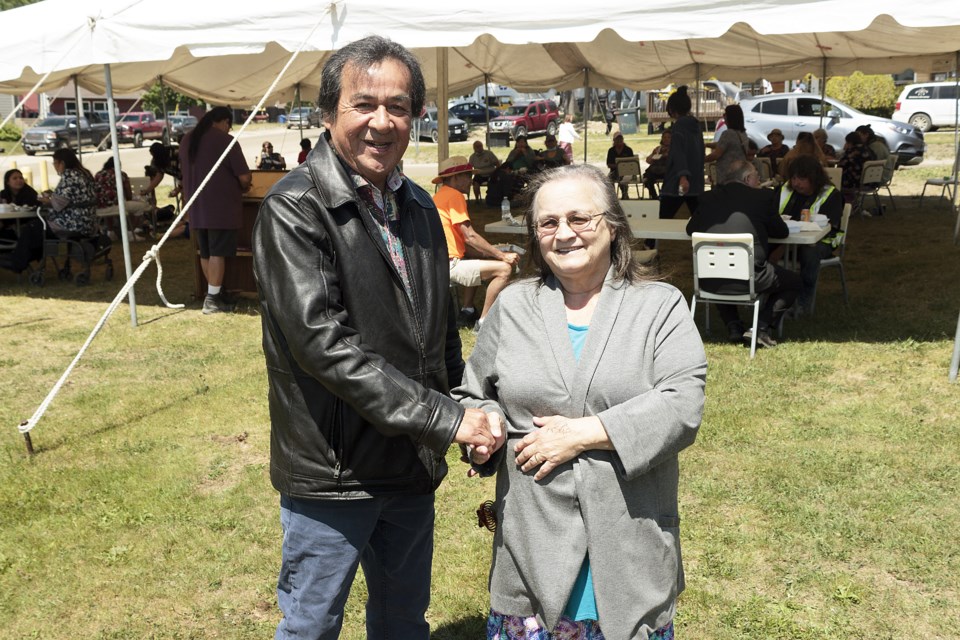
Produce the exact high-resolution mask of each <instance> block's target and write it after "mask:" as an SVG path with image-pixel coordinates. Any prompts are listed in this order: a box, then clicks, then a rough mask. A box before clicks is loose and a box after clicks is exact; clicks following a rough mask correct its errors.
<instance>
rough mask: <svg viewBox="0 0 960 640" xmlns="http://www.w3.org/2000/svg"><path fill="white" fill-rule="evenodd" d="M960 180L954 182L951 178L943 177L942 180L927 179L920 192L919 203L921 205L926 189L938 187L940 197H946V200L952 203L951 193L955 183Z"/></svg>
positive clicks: (955, 185) (955, 186)
mask: <svg viewBox="0 0 960 640" xmlns="http://www.w3.org/2000/svg"><path fill="white" fill-rule="evenodd" d="M958 182H960V180H954V179H953V177H951V176H944V177H942V178H928V179H927V181H926V182H924V183H923V191H921V192H920V203H921V204H923V196H924V195H925V194H926V193H927V187H940V197H941V198H942V197H944V195H946V196H947V199H948V200H949V201H950V202H953V193H954V190H955V189H956V188H957V183H958Z"/></svg>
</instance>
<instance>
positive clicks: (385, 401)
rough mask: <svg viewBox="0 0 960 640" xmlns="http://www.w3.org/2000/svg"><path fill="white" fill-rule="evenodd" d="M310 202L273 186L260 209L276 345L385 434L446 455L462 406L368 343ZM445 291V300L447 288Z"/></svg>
mask: <svg viewBox="0 0 960 640" xmlns="http://www.w3.org/2000/svg"><path fill="white" fill-rule="evenodd" d="M309 207H310V205H306V204H304V203H302V202H300V201H297V200H295V199H294V198H292V197H290V196H289V195H285V194H284V193H282V192H281V193H271V194H270V195H269V196H268V197H267V198H266V199H265V200H264V201H263V204H262V205H261V210H260V214H259V215H258V216H257V222H256V225H255V227H254V233H253V256H254V274H255V276H256V279H257V287H258V290H259V292H260V297H261V301H262V302H261V304H262V305H263V307H264V312H265V313H266V322H265V330H267V331H269V332H270V334H271V336H270V337H271V338H272V340H273V342H274V343H275V345H276V346H275V348H277V349H280V350H282V351H284V352H285V356H286V359H287V361H288V362H290V364H291V367H292V368H294V369H295V370H294V371H292V372H291V373H292V374H293V375H294V376H309V377H312V378H314V379H315V380H317V381H318V382H319V383H320V384H322V385H323V386H324V387H325V388H326V389H327V390H329V391H330V392H331V393H332V394H334V395H336V396H337V397H339V398H341V399H343V400H344V401H345V402H347V403H348V404H349V405H350V406H351V407H352V408H353V409H354V410H355V411H356V412H357V413H358V414H359V415H360V416H361V417H362V418H363V419H364V420H366V421H367V422H369V423H370V424H372V425H373V426H374V427H375V428H376V429H377V430H378V431H379V432H381V433H382V434H384V435H385V436H398V435H406V436H408V437H409V438H411V439H412V440H413V441H414V442H416V443H417V444H422V445H424V446H427V447H429V448H430V449H432V450H433V451H435V452H437V453H438V454H443V453H444V452H445V451H446V450H447V448H448V447H449V446H450V444H451V442H452V441H453V438H454V436H455V435H456V432H457V429H458V427H459V425H460V421H461V420H462V418H463V408H462V407H461V406H460V405H459V404H458V403H456V402H454V401H453V400H451V399H450V398H448V397H446V396H444V395H443V394H442V393H440V392H438V391H434V390H432V389H427V388H426V387H424V386H422V385H421V384H419V383H417V382H415V381H414V380H411V379H410V378H408V377H407V376H406V375H404V374H403V373H402V372H401V371H399V370H398V369H397V368H396V367H394V366H392V365H391V364H390V363H389V362H387V361H386V359H385V358H383V357H382V356H381V355H379V354H378V353H375V352H374V351H372V350H371V349H370V348H369V347H368V346H367V345H365V344H364V341H363V336H361V335H360V334H359V333H358V332H357V331H356V329H354V328H353V326H351V323H350V318H349V317H348V314H347V311H346V308H345V307H344V304H343V298H342V292H341V289H340V281H339V278H338V275H337V271H336V269H335V266H334V255H333V248H332V247H333V244H332V242H331V239H330V238H329V236H328V234H327V231H326V229H325V228H324V225H323V224H322V223H321V221H320V216H319V214H318V212H316V211H312V210H309ZM441 295H442V296H443V298H441V304H443V302H442V300H443V299H445V298H446V296H447V293H446V292H442V294H441ZM383 321H384V322H390V319H389V318H388V317H384V318H383ZM265 342H266V337H265ZM448 344H449V339H448ZM265 347H266V345H265ZM449 367H450V365H449V364H448V368H449ZM297 368H299V371H298V370H296V369H297ZM453 368H454V371H455V370H456V367H455V366H454V367H453Z"/></svg>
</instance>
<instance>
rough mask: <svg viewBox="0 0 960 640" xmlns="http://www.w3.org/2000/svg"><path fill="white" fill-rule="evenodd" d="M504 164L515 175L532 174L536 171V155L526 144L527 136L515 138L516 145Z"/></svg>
mask: <svg viewBox="0 0 960 640" xmlns="http://www.w3.org/2000/svg"><path fill="white" fill-rule="evenodd" d="M504 164H506V165H507V166H509V167H510V168H511V169H512V170H513V171H514V172H515V173H518V174H524V173H528V172H530V173H532V172H534V171H536V170H537V153H536V152H535V151H534V150H533V149H531V148H530V145H529V144H527V136H517V140H516V143H515V144H514V146H513V149H511V150H510V153H509V154H508V155H507V159H506V160H504Z"/></svg>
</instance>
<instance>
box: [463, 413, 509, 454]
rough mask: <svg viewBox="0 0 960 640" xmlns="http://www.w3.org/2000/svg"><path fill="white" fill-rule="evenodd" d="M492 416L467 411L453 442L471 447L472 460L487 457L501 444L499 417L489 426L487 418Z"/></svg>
mask: <svg viewBox="0 0 960 640" xmlns="http://www.w3.org/2000/svg"><path fill="white" fill-rule="evenodd" d="M492 415H495V414H486V413H484V412H483V411H481V410H480V409H467V410H466V411H465V412H464V414H463V420H462V421H461V422H460V428H459V429H457V435H456V436H454V438H453V441H454V442H456V443H457V444H465V445H467V446H468V447H471V448H472V451H473V454H474V458H476V456H484V455H485V456H487V457H489V456H490V455H491V454H492V453H493V452H494V451H496V450H497V447H499V445H500V444H503V429H501V427H500V416H497V419H496V421H495V422H494V423H493V424H491V423H490V421H489V420H488V419H487V418H488V416H492ZM498 442H499V444H498Z"/></svg>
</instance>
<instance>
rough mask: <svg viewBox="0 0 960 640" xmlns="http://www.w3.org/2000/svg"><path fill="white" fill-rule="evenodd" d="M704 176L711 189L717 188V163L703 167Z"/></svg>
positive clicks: (709, 163)
mask: <svg viewBox="0 0 960 640" xmlns="http://www.w3.org/2000/svg"><path fill="white" fill-rule="evenodd" d="M703 174H704V176H706V178H707V184H709V185H710V188H711V189H712V188H714V187H715V186H717V163H716V162H708V163H706V164H705V165H703Z"/></svg>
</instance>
